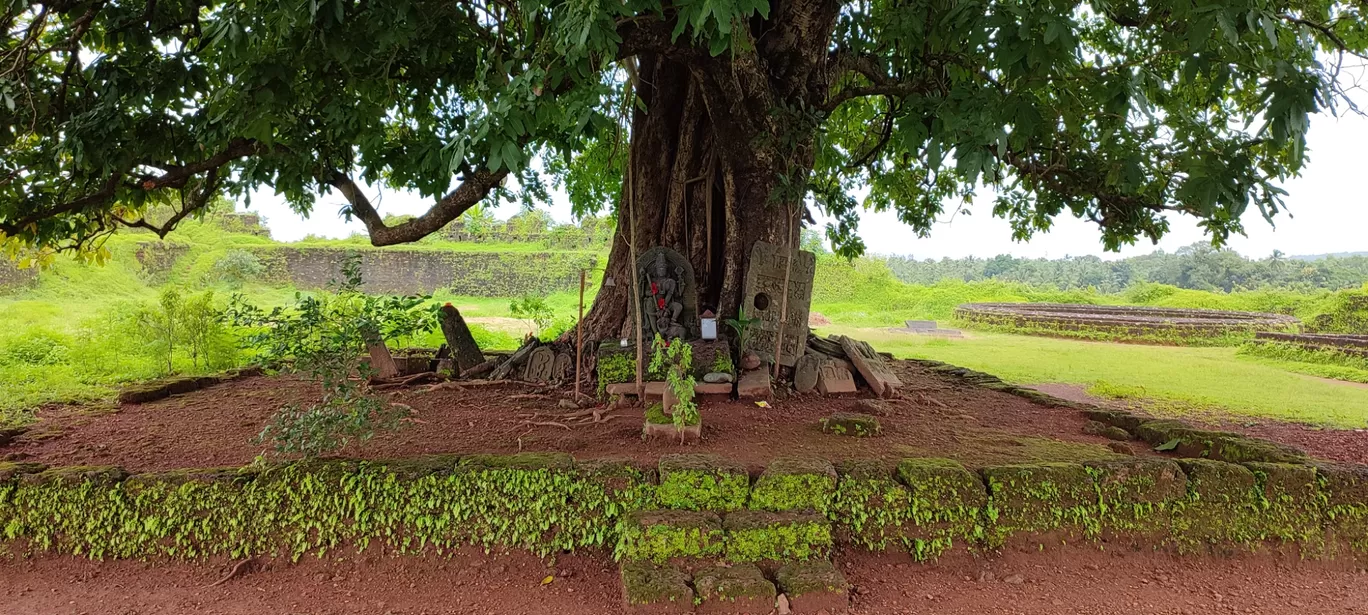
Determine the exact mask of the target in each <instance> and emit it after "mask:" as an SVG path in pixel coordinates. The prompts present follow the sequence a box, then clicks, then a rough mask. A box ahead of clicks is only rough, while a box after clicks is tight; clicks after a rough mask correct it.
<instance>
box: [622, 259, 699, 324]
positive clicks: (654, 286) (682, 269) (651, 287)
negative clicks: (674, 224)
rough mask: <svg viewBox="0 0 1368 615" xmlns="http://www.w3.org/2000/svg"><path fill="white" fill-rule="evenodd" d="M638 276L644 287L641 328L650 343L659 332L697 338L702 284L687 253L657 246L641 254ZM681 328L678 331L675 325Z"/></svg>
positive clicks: (642, 291) (641, 285) (642, 290)
mask: <svg viewBox="0 0 1368 615" xmlns="http://www.w3.org/2000/svg"><path fill="white" fill-rule="evenodd" d="M636 275H637V277H638V278H639V279H638V284H639V285H640V290H641V318H642V323H641V330H642V333H643V334H644V335H645V338H646V342H647V343H648V344H649V343H650V341H651V340H653V339H655V336H656V334H657V333H660V334H661V335H662V336H665V337H667V338H673V337H678V338H680V339H684V340H692V339H697V338H698V337H699V335H700V334H701V332H700V330H699V329H700V327H701V325H702V323H701V322H700V321H699V319H698V286H697V281H696V280H695V279H694V270H693V265H691V264H690V263H689V259H687V258H684V255H682V254H680V253H678V252H675V251H674V250H671V249H669V248H667V247H665V246H656V247H654V248H651V249H649V250H647V251H645V252H643V253H642V254H641V255H640V256H638V257H637V262H636ZM674 327H678V329H677V330H675V331H674V334H670V333H669V330H670V329H671V328H674Z"/></svg>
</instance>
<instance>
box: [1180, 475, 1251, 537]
mask: <svg viewBox="0 0 1368 615" xmlns="http://www.w3.org/2000/svg"><path fill="white" fill-rule="evenodd" d="M1178 465H1180V466H1182V468H1183V471H1184V472H1185V473H1187V477H1188V483H1187V484H1188V497H1187V502H1186V503H1185V505H1184V508H1183V510H1182V514H1181V515H1179V516H1177V517H1176V519H1175V524H1174V540H1175V541H1177V542H1178V545H1179V546H1180V547H1182V548H1195V547H1200V546H1204V545H1207V546H1211V545H1216V546H1224V545H1249V546H1252V545H1253V543H1254V542H1255V541H1257V540H1259V539H1260V538H1261V532H1260V531H1259V529H1258V524H1259V519H1258V517H1259V514H1260V506H1259V498H1258V494H1257V491H1256V487H1257V480H1256V479H1255V478H1254V473H1253V472H1251V471H1250V470H1249V469H1248V468H1246V467H1244V466H1241V465H1236V464H1233V463H1226V462H1223V461H1213V460H1210V459H1180V460H1178Z"/></svg>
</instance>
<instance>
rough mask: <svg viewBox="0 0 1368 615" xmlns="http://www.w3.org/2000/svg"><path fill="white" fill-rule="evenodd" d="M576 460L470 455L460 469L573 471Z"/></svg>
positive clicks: (546, 455)
mask: <svg viewBox="0 0 1368 615" xmlns="http://www.w3.org/2000/svg"><path fill="white" fill-rule="evenodd" d="M574 466H575V458H574V457H571V456H570V455H568V454H566V453H516V454H513V455H470V456H467V457H462V458H461V460H460V463H458V464H457V467H459V468H465V469H487V470H566V471H568V470H571V469H573V468H574Z"/></svg>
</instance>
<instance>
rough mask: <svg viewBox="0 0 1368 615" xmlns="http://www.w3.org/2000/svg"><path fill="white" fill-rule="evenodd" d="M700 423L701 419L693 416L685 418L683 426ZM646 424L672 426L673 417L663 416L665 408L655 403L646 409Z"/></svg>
mask: <svg viewBox="0 0 1368 615" xmlns="http://www.w3.org/2000/svg"><path fill="white" fill-rule="evenodd" d="M702 421H703V417H701V416H698V415H697V414H695V415H693V416H692V417H686V418H685V421H684V426H685V427H692V426H694V425H697V424H699V423H701V422H702ZM646 422H647V423H650V424H652V425H674V417H673V416H671V415H669V414H665V406H663V405H661V404H660V403H658V402H657V403H654V404H651V405H650V406H647V407H646Z"/></svg>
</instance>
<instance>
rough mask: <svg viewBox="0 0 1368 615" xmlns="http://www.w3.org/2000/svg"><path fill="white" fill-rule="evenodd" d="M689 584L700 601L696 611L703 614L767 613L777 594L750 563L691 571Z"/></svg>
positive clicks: (772, 605) (771, 585) (770, 609)
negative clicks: (691, 575)
mask: <svg viewBox="0 0 1368 615" xmlns="http://www.w3.org/2000/svg"><path fill="white" fill-rule="evenodd" d="M693 586H694V590H695V594H696V595H697V597H698V599H699V601H700V602H699V604H698V612H699V613H704V614H716V615H732V614H735V613H769V612H771V611H773V610H774V600H775V597H776V596H777V595H778V592H777V591H776V590H775V588H774V584H773V583H771V582H769V579H766V578H765V575H764V574H763V573H761V572H760V569H759V568H757V567H756V566H755V565H753V564H737V565H735V566H731V567H727V568H709V569H707V570H700V571H699V572H697V573H694V578H693Z"/></svg>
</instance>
